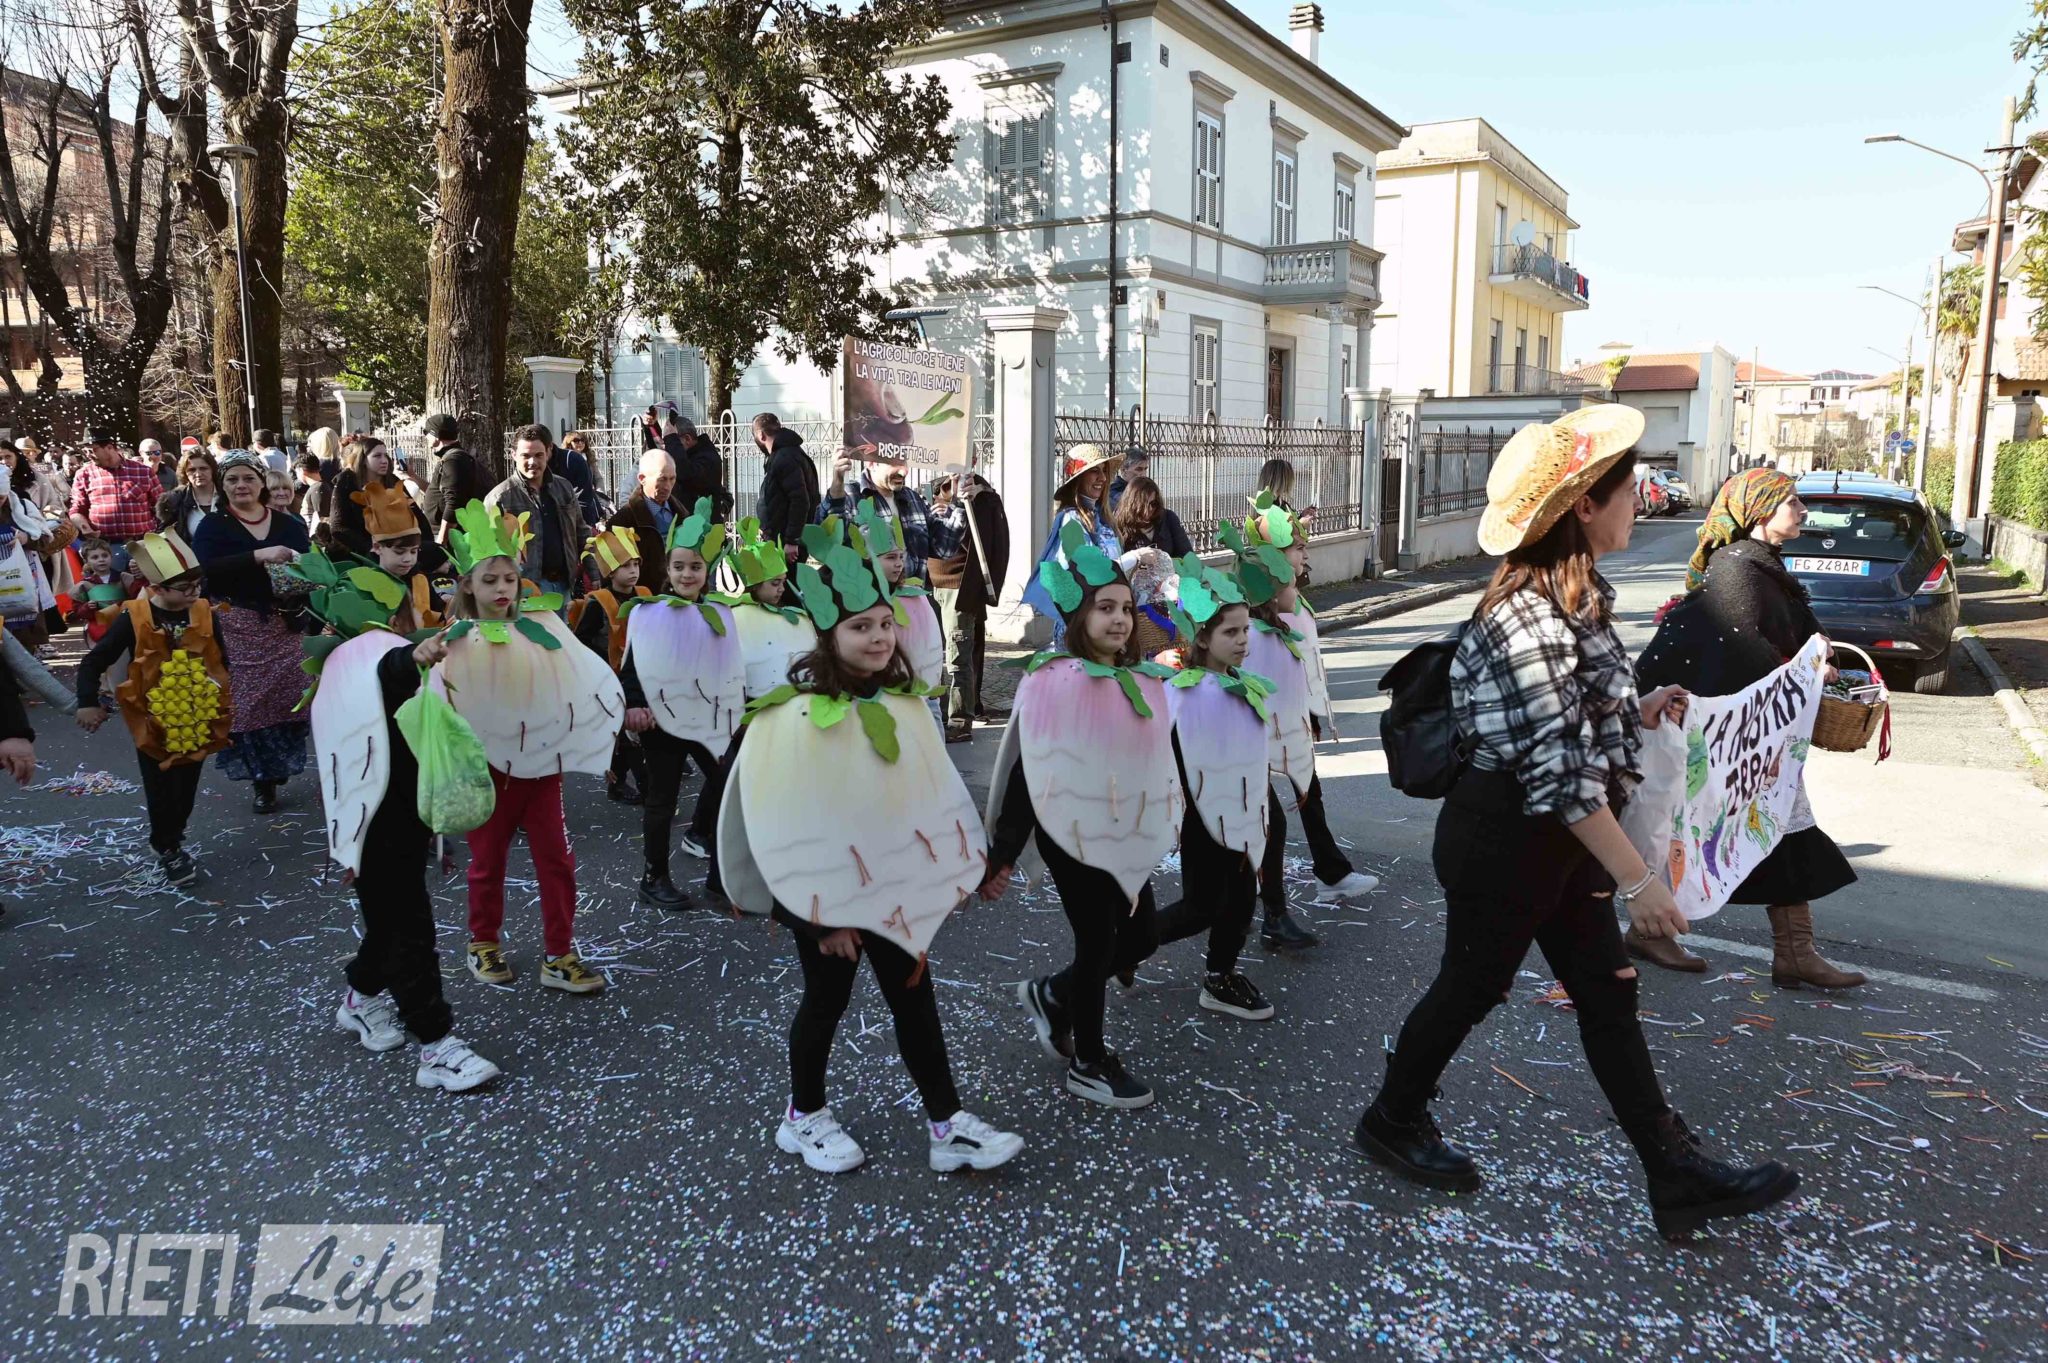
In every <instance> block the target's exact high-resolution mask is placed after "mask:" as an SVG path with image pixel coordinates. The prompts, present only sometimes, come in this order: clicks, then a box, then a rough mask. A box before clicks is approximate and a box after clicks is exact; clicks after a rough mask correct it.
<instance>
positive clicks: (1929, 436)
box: [1856, 258, 1941, 488]
mask: <svg viewBox="0 0 2048 1363" xmlns="http://www.w3.org/2000/svg"><path fill="white" fill-rule="evenodd" d="M1934 279H1935V284H1934V287H1935V292H1936V294H1939V292H1940V289H1941V261H1940V260H1939V258H1937V259H1936V260H1935V262H1934ZM1856 287H1857V288H1859V289H1869V290H1870V291H1871V292H1872V293H1881V294H1886V295H1889V296H1890V297H1892V298H1896V299H1898V300H1899V301H1900V302H1901V303H1904V304H1905V305H1906V306H1907V307H1909V308H1911V309H1912V310H1913V311H1914V312H1916V313H1919V314H1920V320H1921V321H1922V322H1924V323H1926V325H1927V359H1926V361H1925V362H1924V363H1923V364H1922V366H1921V412H1920V443H1919V444H1917V445H1915V446H1914V447H1913V486H1914V487H1915V488H1918V487H1921V486H1923V485H1924V484H1925V483H1926V481H1927V446H1928V442H1930V441H1932V440H1933V439H1934V338H1935V325H1934V324H1935V313H1936V311H1937V310H1936V309H1934V308H1932V307H1929V306H1928V305H1927V304H1925V303H1920V302H1916V301H1915V300H1913V299H1911V298H1908V297H1906V295H1904V294H1902V293H1900V292H1899V291H1898V290H1897V289H1887V288H1886V287H1885V286H1884V285H1882V284H1858V285H1857V286H1856ZM1869 348H1870V349H1871V350H1876V351H1877V353H1878V354H1880V355H1884V357H1885V358H1886V359H1888V360H1892V361H1894V362H1895V363H1896V362H1898V357H1897V356H1895V355H1889V354H1886V353H1885V352H1884V351H1882V350H1877V347H1876V346H1871V347H1869ZM1899 406H1900V415H1899V436H1900V438H1901V439H1910V438H1911V436H1912V434H1913V333H1912V332H1910V331H1909V332H1907V333H1906V358H1905V361H1904V362H1903V363H1901V364H1900V365H1899Z"/></svg>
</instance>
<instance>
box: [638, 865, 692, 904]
mask: <svg viewBox="0 0 2048 1363" xmlns="http://www.w3.org/2000/svg"><path fill="white" fill-rule="evenodd" d="M640 902H641V903H642V904H643V905H645V906H646V907H648V908H650V909H665V910H667V911H668V912H670V913H678V912H680V911H682V910H684V909H687V908H689V907H690V896H688V895H687V894H684V893H683V892H682V891H681V890H679V889H677V888H676V883H675V882H674V881H673V880H670V879H669V878H668V872H666V871H663V872H662V873H661V874H659V875H656V874H655V873H654V872H652V871H648V872H646V873H644V874H643V875H642V876H641V877H640Z"/></svg>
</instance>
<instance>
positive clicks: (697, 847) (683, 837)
mask: <svg viewBox="0 0 2048 1363" xmlns="http://www.w3.org/2000/svg"><path fill="white" fill-rule="evenodd" d="M676 841H677V842H678V843H681V844H682V848H683V850H684V851H685V852H687V853H689V854H690V855H691V856H693V857H695V858H696V859H697V860H699V861H709V860H711V854H710V853H709V852H707V851H705V850H704V844H703V843H701V842H698V841H697V840H696V839H695V838H693V837H691V836H690V835H689V834H688V833H687V832H685V833H678V834H676Z"/></svg>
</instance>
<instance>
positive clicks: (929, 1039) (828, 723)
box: [718, 520, 1024, 1173]
mask: <svg viewBox="0 0 2048 1363" xmlns="http://www.w3.org/2000/svg"><path fill="white" fill-rule="evenodd" d="M803 540H804V547H805V549H806V550H808V551H809V553H810V559H811V561H810V562H806V563H802V564H799V565H798V567H797V584H798V587H797V590H798V596H799V598H800V600H801V601H802V604H803V608H804V610H805V612H806V613H807V614H808V615H809V616H810V618H811V619H812V620H813V621H814V622H815V623H816V625H817V629H818V646H817V648H816V649H815V650H814V651H813V652H812V653H810V654H808V655H806V656H805V657H804V658H803V659H802V660H800V661H799V662H798V663H797V665H796V667H795V668H794V669H793V671H792V679H791V681H790V682H788V683H786V684H785V685H783V686H780V687H778V688H776V689H775V690H774V691H772V692H770V693H769V694H767V695H765V696H763V697H761V698H760V699H759V700H757V701H755V702H754V703H753V704H752V705H750V706H749V707H748V715H747V724H746V728H745V730H744V731H743V737H742V740H741V741H740V742H738V743H737V744H735V746H734V748H733V753H732V762H731V786H730V789H729V791H728V797H727V799H726V801H725V804H724V808H723V809H722V810H721V812H720V815H719V834H718V852H719V860H720V862H721V864H722V867H723V873H724V879H725V884H726V886H727V888H728V889H729V890H730V892H731V894H732V896H733V899H734V902H735V903H737V904H740V905H742V906H744V907H747V908H751V909H753V910H754V911H755V912H761V911H763V910H766V911H768V912H770V913H772V914H773V916H774V918H775V920H776V921H777V922H779V923H781V924H782V925H784V926H786V927H787V928H789V930H790V932H791V934H792V935H793V936H794V937H795V938H796V952H797V961H798V963H799V964H800V965H801V966H802V968H803V978H804V997H803V1002H802V1004H800V1005H799V1006H798V1008H797V1014H796V1019H795V1021H794V1022H793V1023H792V1024H791V1026H790V1033H789V1068H790V1099H789V1106H788V1107H787V1108H786V1109H785V1110H784V1112H783V1114H782V1121H781V1122H780V1124H779V1125H778V1126H777V1127H776V1131H775V1144H776V1146H777V1148H779V1149H781V1150H782V1151H784V1152H785V1153H788V1154H793V1155H801V1156H802V1157H803V1160H804V1163H806V1164H808V1165H809V1166H810V1167H811V1168H813V1169H816V1170H819V1171H820V1172H823V1173H844V1172H846V1171H847V1170H849V1169H852V1168H855V1167H856V1166H858V1165H859V1164H860V1163H861V1161H862V1160H863V1159H864V1158H865V1156H864V1155H863V1154H862V1152H861V1148H860V1146H859V1145H857V1144H855V1143H854V1140H853V1138H852V1137H851V1136H849V1135H847V1133H846V1132H845V1130H844V1129H843V1128H841V1127H840V1125H839V1123H838V1121H837V1120H836V1119H835V1118H834V1117H833V1115H832V1109H831V1108H830V1107H829V1106H827V1104H826V1101H825V1065H826V1061H827V1059H828V1058H829V1057H830V1055H831V1051H832V1040H833V1035H834V1033H835V1032H836V1030H837V1028H838V1025H839V1019H840V1018H841V1016H843V1015H844V1014H845V1012H846V1005H847V1000H848V998H849V997H850V996H851V994H852V991H853V985H854V981H855V979H856V978H857V977H858V974H859V969H860V958H861V955H862V954H863V953H865V954H866V955H867V958H868V963H869V965H870V967H871V968H872V969H873V971H874V976H875V983H876V984H877V985H878V986H880V988H881V990H882V997H883V998H884V999H886V1000H887V1001H888V1004H889V1011H890V1012H891V1013H892V1014H893V1015H894V1017H895V1020H896V1041H897V1047H898V1049H899V1050H901V1052H902V1053H903V1063H904V1066H905V1067H906V1068H907V1069H908V1070H909V1071H910V1075H911V1078H912V1079H913V1080H914V1081H915V1082H916V1085H917V1091H918V1094H919V1096H920V1097H921V1098H922V1099H923V1100H924V1110H925V1117H926V1119H927V1120H928V1121H929V1123H930V1154H929V1161H930V1164H931V1167H932V1168H933V1169H935V1170H937V1171H939V1172H942V1173H943V1172H945V1171H948V1170H952V1169H960V1168H974V1169H992V1168H994V1167H995V1166H997V1165H999V1164H1003V1163H1006V1162H1007V1161H1009V1160H1010V1159H1011V1158H1012V1157H1014V1156H1015V1155H1016V1153H1017V1152H1018V1151H1019V1150H1020V1149H1022V1148H1023V1145H1024V1142H1023V1140H1022V1138H1020V1137H1018V1136H1015V1135H1012V1134H1011V1133H1009V1132H1005V1131H997V1130H996V1129H995V1128H993V1127H991V1126H990V1125H989V1124H988V1123H987V1122H985V1121H983V1120H982V1119H981V1118H979V1117H977V1116H975V1115H974V1114H973V1113H971V1112H966V1111H963V1110H962V1109H961V1106H960V1096H959V1093H958V1091H957V1090H956V1089H955V1087H954V1083H953V1071H952V1065H951V1063H950V1062H949V1061H948V1060H947V1057H946V1043H945V1037H944V1035H943V1034H942V1032H941V1031H940V1027H939V1012H938V1000H937V998H936V995H935V991H934V989H933V987H932V978H931V972H930V971H929V970H928V969H927V968H926V964H925V959H924V953H925V949H926V948H927V947H928V946H929V945H930V943H931V940H932V937H933V935H934V934H935V933H937V931H938V929H939V926H940V924H942V923H943V922H945V920H946V917H947V915H949V914H951V913H952V912H953V910H954V909H955V908H957V907H958V906H959V905H960V903H961V901H962V900H964V899H966V898H967V897H968V896H969V895H971V894H972V893H973V892H974V889H975V887H976V886H977V885H978V884H979V883H980V882H981V880H982V878H983V875H984V874H985V872H986V871H987V868H988V857H987V853H986V850H985V847H986V843H985V840H984V838H983V835H982V829H981V820H980V819H979V818H977V817H976V815H975V812H974V802H973V800H972V798H971V797H969V795H968V793H967V787H966V785H965V784H964V783H963V782H962V781H961V779H960V776H959V773H958V772H956V771H954V769H953V765H952V763H951V762H950V761H949V760H948V759H947V757H946V746H945V740H944V737H943V735H942V734H941V733H940V731H939V728H938V726H937V725H935V724H932V723H930V722H929V721H927V720H926V719H925V716H924V707H923V705H922V703H921V701H920V700H919V698H918V695H917V692H916V688H915V685H914V683H913V681H912V678H911V675H910V669H909V666H908V665H907V663H906V662H905V661H904V659H903V657H902V654H901V652H900V650H899V649H898V647H897V641H896V622H895V603H894V602H892V601H891V600H890V597H889V587H888V583H887V581H886V580H885V579H884V577H883V575H882V574H881V572H880V571H879V570H878V569H877V567H876V565H875V563H874V560H873V559H871V558H870V557H868V556H867V555H866V554H864V553H863V552H861V550H860V549H857V548H855V547H853V546H852V545H849V544H848V543H846V542H845V540H844V539H842V536H841V531H840V527H839V526H838V524H837V523H836V520H834V521H828V522H827V523H826V524H824V525H807V526H805V527H804V529H803Z"/></svg>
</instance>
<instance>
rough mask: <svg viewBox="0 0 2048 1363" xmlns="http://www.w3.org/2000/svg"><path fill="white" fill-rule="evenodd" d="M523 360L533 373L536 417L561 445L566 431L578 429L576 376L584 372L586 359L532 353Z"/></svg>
mask: <svg viewBox="0 0 2048 1363" xmlns="http://www.w3.org/2000/svg"><path fill="white" fill-rule="evenodd" d="M520 363H521V364H523V365H525V366H526V372H527V373H528V374H530V375H532V376H533V419H534V420H535V421H537V422H539V423H540V424H541V425H543V426H545V427H547V428H548V434H549V435H551V436H553V437H554V438H555V441H556V443H557V444H559V443H560V442H561V439H562V433H563V432H564V431H573V430H575V429H576V376H577V375H578V374H580V373H582V372H583V361H581V360H569V359H564V358H562V357H561V356H560V355H528V356H527V357H526V358H525V359H523V360H521V361H520Z"/></svg>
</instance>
